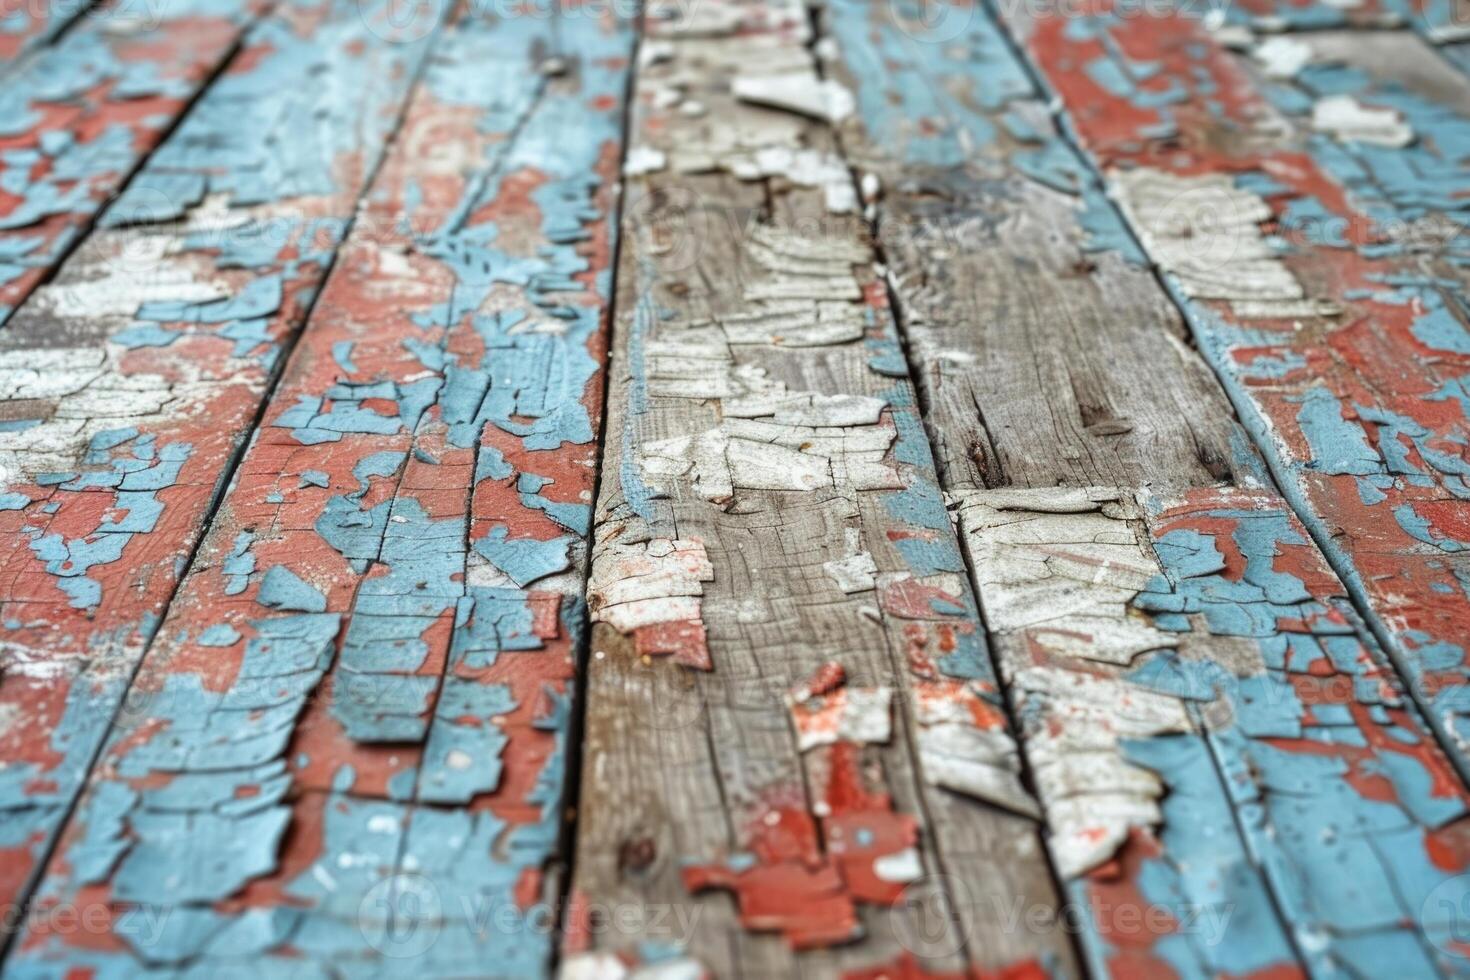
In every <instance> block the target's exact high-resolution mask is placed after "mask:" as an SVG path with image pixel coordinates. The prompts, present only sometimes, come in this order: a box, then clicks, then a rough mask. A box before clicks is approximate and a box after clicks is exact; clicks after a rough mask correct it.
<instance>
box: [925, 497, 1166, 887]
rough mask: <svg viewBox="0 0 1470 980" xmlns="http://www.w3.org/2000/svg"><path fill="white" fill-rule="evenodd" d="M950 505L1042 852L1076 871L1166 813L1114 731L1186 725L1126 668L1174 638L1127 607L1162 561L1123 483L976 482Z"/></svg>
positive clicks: (1157, 731) (1123, 734)
mask: <svg viewBox="0 0 1470 980" xmlns="http://www.w3.org/2000/svg"><path fill="white" fill-rule="evenodd" d="M959 513H960V522H961V526H962V528H963V531H964V534H965V540H966V544H967V546H968V548H969V551H970V555H971V557H972V561H973V565H974V570H975V582H976V585H977V587H978V589H979V592H980V599H981V603H982V605H983V606H984V608H985V610H986V614H987V617H988V619H989V623H990V626H991V628H992V630H993V631H994V632H995V634H996V635H997V638H998V643H997V647H998V651H999V654H1000V663H1001V669H1002V671H1003V673H1004V674H1005V675H1006V678H1007V679H1008V681H1009V682H1010V686H1011V698H1012V701H1013V707H1014V710H1015V714H1016V716H1017V717H1018V718H1020V719H1021V723H1022V726H1023V728H1024V735H1025V738H1024V740H1023V741H1024V744H1025V746H1026V753H1027V758H1028V760H1029V761H1030V764H1031V769H1032V772H1033V773H1034V775H1035V779H1036V788H1037V792H1038V793H1039V794H1040V796H1041V800H1042V803H1043V805H1044V809H1045V813H1046V822H1047V827H1048V829H1049V832H1050V833H1049V842H1050V846H1051V849H1052V853H1053V855H1054V857H1055V859H1056V862H1057V866H1058V870H1059V871H1060V872H1061V873H1062V874H1063V875H1065V876H1067V877H1075V876H1077V875H1080V874H1084V873H1086V872H1087V871H1089V870H1091V869H1093V868H1095V867H1097V866H1098V865H1100V864H1102V863H1104V862H1106V861H1107V860H1109V859H1110V858H1111V857H1112V855H1113V854H1114V853H1115V852H1116V850H1117V848H1118V847H1119V846H1120V845H1121V844H1122V843H1123V842H1124V841H1125V840H1126V839H1127V837H1128V834H1129V831H1130V830H1131V829H1132V828H1135V827H1138V828H1152V827H1154V826H1156V825H1158V824H1159V823H1160V821H1161V820H1162V815H1161V812H1160V810H1159V799H1160V798H1161V797H1162V796H1163V793H1164V787H1163V785H1162V783H1161V781H1160V780H1159V778H1158V776H1157V775H1155V774H1154V773H1152V772H1150V771H1149V770H1147V769H1145V768H1143V767H1141V766H1137V765H1134V764H1133V763H1131V762H1129V761H1128V760H1127V759H1126V758H1125V757H1124V755H1123V752H1122V750H1121V747H1120V742H1121V741H1122V740H1124V739H1137V738H1149V737H1153V736H1159V735H1167V734H1171V733H1184V732H1191V731H1193V726H1192V723H1191V720H1190V715H1189V713H1188V710H1187V708H1186V706H1185V704H1184V702H1183V701H1181V700H1180V699H1178V698H1175V697H1173V696H1170V695H1166V694H1161V693H1158V692H1157V691H1153V690H1150V689H1147V688H1144V687H1141V686H1139V685H1136V684H1133V683H1131V682H1129V681H1128V680H1126V679H1125V673H1124V672H1125V671H1126V670H1127V669H1128V667H1129V665H1130V663H1131V662H1132V661H1133V660H1134V658H1135V657H1137V656H1138V655H1139V654H1141V653H1143V652H1145V651H1148V650H1157V649H1161V648H1168V647H1173V646H1175V645H1177V643H1178V640H1177V637H1176V635H1175V634H1172V633H1168V632H1166V631H1163V630H1159V629H1156V628H1155V627H1154V626H1153V625H1152V624H1151V623H1149V622H1148V621H1147V620H1146V619H1144V618H1143V617H1142V616H1141V615H1140V614H1138V613H1137V612H1135V611H1134V610H1132V608H1131V604H1132V602H1133V600H1134V599H1135V598H1136V596H1137V594H1138V593H1139V592H1140V591H1143V590H1144V589H1146V588H1149V586H1150V583H1151V582H1153V581H1155V580H1156V579H1158V578H1159V577H1160V576H1162V574H1163V569H1162V567H1161V566H1160V565H1159V563H1158V560H1157V558H1156V557H1155V556H1154V554H1153V552H1152V550H1151V548H1150V547H1149V546H1148V544H1147V542H1146V536H1147V532H1146V530H1145V529H1144V527H1143V524H1142V510H1141V508H1140V505H1139V503H1138V501H1137V500H1136V499H1135V498H1134V497H1133V495H1132V494H1131V493H1128V492H1124V491H1118V490H1110V489H1105V488H1086V489H1065V490H1045V489H1042V490H1001V491H976V492H973V493H970V494H967V495H965V496H964V497H963V498H962V499H961V501H960V504H959ZM926 768H927V764H926Z"/></svg>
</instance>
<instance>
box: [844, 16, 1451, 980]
mask: <svg viewBox="0 0 1470 980" xmlns="http://www.w3.org/2000/svg"><path fill="white" fill-rule="evenodd" d="M947 13H948V16H950V17H954V18H956V21H955V22H954V23H952V24H951V28H952V30H951V31H949V32H948V33H946V34H945V36H944V37H943V39H942V43H940V42H939V41H937V40H935V38H934V33H935V32H936V31H939V30H941V29H943V25H944V22H945V17H944V16H936V15H935V11H933V10H932V9H926V8H923V7H921V6H920V5H918V4H910V5H907V6H906V5H904V4H891V5H888V6H887V7H886V9H884V8H867V7H865V6H864V5H862V4H858V3H855V2H848V0H839V2H837V3H835V4H833V5H832V7H831V8H830V16H831V22H832V25H833V30H834V33H835V35H836V39H837V41H838V44H837V46H836V50H835V51H834V55H833V58H834V66H835V67H836V69H837V71H838V72H839V74H840V76H841V77H843V78H844V79H845V80H847V81H849V82H850V84H852V85H853V86H854V87H855V89H856V93H857V103H858V113H857V115H856V116H855V117H854V119H853V120H851V121H850V122H849V123H848V124H847V125H846V127H845V128H844V142H845V144H846V145H847V146H848V147H849V152H850V153H851V154H852V156H853V157H854V158H855V159H856V160H858V161H859V164H860V166H861V168H862V169H863V170H864V171H865V173H866V174H871V175H872V178H869V177H866V176H865V177H864V179H865V180H868V181H869V183H870V184H872V183H873V182H874V179H876V182H877V183H879V184H881V186H882V188H883V194H882V197H881V199H880V201H879V203H878V205H877V207H876V209H875V217H876V218H877V227H878V230H879V242H880V245H881V246H882V248H883V256H884V259H885V262H886V264H887V267H888V269H889V273H890V279H891V282H892V284H893V288H894V291H895V294H896V296H897V298H898V305H899V310H900V315H901V317H902V320H903V323H904V325H905V332H906V334H907V337H908V340H909V349H910V351H911V352H912V354H913V356H914V358H915V360H916V361H917V364H916V367H917V371H918V376H919V378H920V387H921V391H922V393H923V394H924V395H925V400H926V402H927V404H928V406H929V419H928V421H929V423H930V428H931V431H933V432H934V433H935V434H936V444H937V445H939V446H940V447H941V450H940V453H939V456H940V461H941V475H942V479H943V482H944V483H945V485H946V488H947V489H953V490H954V491H957V492H958V495H959V498H960V514H961V519H962V524H963V527H964V529H965V532H966V540H967V544H968V545H969V550H970V555H971V559H972V564H973V568H974V574H975V577H976V585H977V588H978V591H979V594H980V601H981V605H982V608H983V609H984V611H985V614H986V619H987V623H988V625H989V627H990V629H991V631H992V633H993V634H994V636H995V643H996V649H997V652H998V655H999V659H1000V664H1001V668H1002V673H1003V675H1004V677H1005V678H1006V680H1007V682H1008V685H1009V691H1010V695H1011V698H1012V701H1013V706H1014V711H1015V714H1016V715H1017V717H1019V718H1020V719H1022V734H1023V735H1024V738H1023V740H1022V748H1023V751H1024V753H1025V755H1026V756H1027V758H1028V760H1029V761H1030V764H1031V771H1032V772H1033V773H1034V776H1035V779H1036V782H1037V785H1038V788H1039V795H1040V797H1041V801H1042V803H1043V806H1044V807H1045V810H1046V814H1047V823H1048V831H1049V833H1048V840H1049V844H1050V847H1051V850H1052V853H1053V855H1054V856H1055V859H1056V861H1057V863H1058V865H1059V870H1060V871H1061V872H1062V873H1063V874H1064V875H1065V876H1066V877H1067V879H1068V880H1069V882H1070V885H1069V890H1070V893H1071V897H1072V899H1073V900H1074V901H1075V902H1076V903H1077V904H1078V906H1079V907H1080V908H1081V910H1082V911H1083V912H1084V916H1083V918H1082V923H1081V924H1082V925H1083V928H1084V932H1083V945H1084V948H1085V950H1086V952H1087V954H1088V957H1089V960H1090V962H1091V965H1092V966H1093V968H1094V970H1095V971H1096V972H1098V973H1099V974H1103V975H1116V976H1138V975H1180V976H1219V975H1240V974H1251V973H1261V972H1271V971H1275V972H1277V973H1283V974H1295V973H1300V972H1301V971H1302V970H1303V969H1307V970H1309V971H1310V972H1312V973H1314V974H1317V975H1327V974H1329V973H1333V972H1336V971H1340V970H1346V971H1347V972H1349V973H1355V974H1365V973H1372V972H1378V971H1381V970H1383V969H1385V968H1386V964H1387V963H1388V962H1393V963H1395V964H1396V965H1400V966H1401V968H1402V969H1404V970H1406V971H1408V972H1412V973H1416V975H1417V974H1419V973H1431V974H1432V973H1433V972H1434V971H1435V970H1436V969H1437V968H1444V969H1449V970H1456V969H1459V968H1461V967H1462V966H1463V964H1462V963H1460V962H1458V960H1457V958H1456V956H1457V953H1456V951H1455V950H1454V949H1453V948H1452V947H1450V944H1449V943H1448V942H1447V936H1448V933H1447V932H1446V931H1445V929H1444V926H1445V923H1444V922H1443V921H1441V920H1439V919H1437V918H1432V917H1429V916H1433V915H1435V914H1437V912H1438V910H1437V909H1436V910H1430V911H1426V909H1427V905H1426V903H1429V902H1431V901H1432V897H1431V896H1432V895H1443V894H1445V893H1447V892H1448V891H1453V890H1454V889H1456V888H1457V887H1458V884H1457V880H1458V875H1459V874H1460V873H1461V872H1462V871H1463V859H1460V858H1456V859H1452V860H1448V861H1446V860H1444V857H1443V856H1444V855H1445V854H1448V853H1456V852H1457V849H1458V847H1459V846H1460V842H1461V841H1462V840H1463V839H1464V838H1465V835H1466V833H1470V820H1466V819H1463V818H1464V817H1465V814H1466V803H1467V800H1466V796H1465V791H1464V788H1463V787H1462V786H1461V784H1460V782H1459V780H1458V779H1457V778H1456V776H1455V774H1454V772H1453V769H1452V767H1451V765H1450V763H1449V761H1448V760H1447V759H1446V757H1445V756H1444V755H1443V753H1442V752H1440V751H1439V749H1438V747H1437V745H1436V743H1435V740H1434V738H1433V736H1432V735H1431V734H1430V733H1429V731H1428V729H1427V728H1426V727H1425V725H1424V724H1423V722H1422V720H1421V719H1420V718H1419V717H1418V715H1417V713H1416V711H1415V708H1414V705H1413V704H1412V702H1411V701H1409V700H1408V699H1407V698H1406V697H1405V695H1404V692H1403V690H1402V688H1401V687H1400V686H1398V685H1397V683H1396V679H1395V677H1394V674H1393V671H1392V670H1391V669H1390V667H1389V666H1388V664H1387V661H1386V660H1385V659H1384V657H1383V656H1382V654H1381V653H1380V652H1379V651H1378V650H1377V648H1376V646H1375V644H1374V642H1373V640H1372V638H1371V636H1369V635H1368V634H1367V633H1366V631H1364V630H1363V629H1362V628H1361V626H1360V625H1359V624H1357V623H1356V621H1355V620H1354V619H1353V618H1352V616H1351V614H1350V612H1349V610H1350V606H1349V604H1348V602H1347V599H1346V593H1345V591H1344V589H1343V587H1342V586H1341V585H1340V584H1339V582H1338V581H1337V580H1336V579H1335V578H1334V576H1333V574H1332V572H1331V571H1330V569H1329V567H1328V565H1327V562H1326V561H1325V559H1324V558H1323V556H1322V555H1321V553H1320V552H1319V551H1318V550H1317V549H1316V547H1315V545H1314V544H1313V543H1312V541H1311V539H1310V538H1309V537H1307V535H1306V534H1305V532H1304V530H1303V529H1302V527H1301V526H1300V525H1299V524H1298V523H1297V522H1296V521H1295V518H1294V517H1293V516H1292V514H1291V510H1290V508H1289V507H1288V506H1287V504H1286V502H1285V501H1284V500H1283V499H1282V498H1281V496H1280V495H1279V494H1277V493H1276V491H1275V490H1274V488H1273V487H1272V486H1271V481H1270V477H1269V476H1267V475H1266V474H1265V472H1264V470H1265V467H1264V466H1263V464H1262V463H1261V461H1260V459H1259V458H1258V457H1256V455H1255V453H1254V452H1253V450H1252V448H1251V446H1250V444H1249V440H1248V438H1247V437H1246V436H1245V434H1244V433H1243V432H1242V431H1241V430H1240V429H1239V427H1238V426H1237V424H1236V423H1235V421H1234V419H1233V418H1232V413H1231V410H1230V405H1229V402H1228V400H1227V398H1226V396H1225V394H1224V392H1223V391H1222V390H1221V388H1220V386H1219V385H1218V383H1217V382H1216V381H1215V379H1214V378H1213V377H1212V376H1211V374H1210V372H1209V370H1208V368H1207V367H1206V366H1205V364H1204V363H1203V362H1202V361H1201V360H1200V358H1199V357H1198V355H1197V354H1196V353H1195V352H1194V351H1192V350H1190V349H1189V348H1188V347H1187V346H1186V344H1185V343H1184V341H1183V337H1184V335H1185V327H1184V325H1183V323H1182V321H1181V318H1180V316H1179V314H1178V312H1177V310H1176V309H1175V307H1174V305H1173V303H1172V302H1171V300H1170V298H1169V296H1168V295H1167V294H1166V293H1165V291H1164V290H1163V289H1162V288H1161V287H1160V286H1159V284H1158V283H1157V282H1156V280H1155V279H1154V277H1153V275H1152V273H1151V271H1150V270H1149V269H1148V268H1147V266H1146V264H1145V262H1144V259H1143V255H1142V253H1141V252H1140V251H1139V249H1138V246H1137V245H1136V244H1135V243H1134V241H1133V240H1132V239H1131V238H1130V236H1129V234H1128V232H1127V231H1126V229H1125V227H1124V224H1123V222H1122V219H1121V216H1120V215H1119V214H1118V213H1117V212H1116V211H1115V210H1114V209H1113V207H1112V205H1111V204H1110V203H1109V202H1108V201H1107V199H1106V198H1105V196H1104V194H1103V191H1102V187H1101V185H1100V183H1099V181H1098V180H1097V178H1096V177H1095V176H1094V175H1093V174H1092V172H1091V171H1090V168H1089V167H1088V166H1087V164H1086V163H1085V162H1084V160H1083V159H1082V158H1080V157H1079V156H1078V155H1077V153H1076V152H1075V151H1074V150H1073V149H1072V148H1071V146H1070V145H1069V144H1068V143H1067V141H1066V140H1065V139H1063V138H1062V137H1060V136H1059V135H1058V134H1057V133H1056V131H1055V129H1054V128H1053V126H1052V123H1051V120H1050V119H1049V118H1048V116H1047V113H1046V112H1045V110H1044V109H1043V107H1042V95H1041V93H1039V92H1037V91H1036V90H1035V88H1034V86H1033V83H1032V82H1031V81H1030V79H1029V77H1028V75H1027V72H1026V70H1025V66H1024V65H1023V64H1021V63H1020V62H1019V61H1018V60H1017V59H1016V56H1015V55H1014V54H1013V53H1012V50H1011V49H1010V47H1009V46H1008V43H1007V41H1006V38H1005V37H1004V35H1003V33H1002V32H1001V31H1000V30H999V28H998V27H997V26H996V25H995V23H994V22H993V21H991V20H990V19H989V16H988V15H987V14H985V13H984V12H982V11H972V10H970V9H969V8H966V7H964V6H956V7H952V8H948V12H947ZM925 14H927V15H928V16H927V19H926V18H925V17H924V16H923V15H925ZM956 24H957V25H958V28H957V29H953V28H955V27H956ZM1181 70H1182V69H1181ZM1099 480H1112V481H1117V482H1115V483H1114V484H1112V486H1113V487H1118V486H1122V487H1125V488H1128V489H1122V490H1119V489H1112V488H1108V487H1099V486H1093V485H1091V484H1095V483H1097V482H1098V481H1099ZM1368 772H1373V773H1383V774H1389V775H1388V776H1387V780H1388V781H1387V782H1380V781H1377V780H1373V781H1372V785H1369V781H1367V780H1365V779H1364V778H1362V776H1361V775H1360V774H1363V773H1368ZM1393 773H1398V774H1399V775H1400V777H1401V778H1400V779H1398V780H1397V781H1395V780H1394V778H1393V776H1392V775H1391V774H1393ZM1409 773H1412V775H1409ZM1340 774H1348V778H1347V782H1346V784H1339V782H1338V780H1339V776H1340ZM1303 800H1308V801H1310V802H1305V803H1304V802H1303ZM1387 827H1398V828H1402V830H1403V835H1402V836H1397V835H1395V834H1394V833H1391V832H1387V831H1386V830H1385V828H1387ZM1338 834H1340V835H1341V836H1335V835H1338ZM1329 835H1334V836H1329ZM1380 836H1381V837H1382V839H1383V840H1384V842H1385V844H1387V845H1388V846H1387V849H1385V850H1382V851H1377V850H1374V848H1373V847H1371V846H1370V847H1367V848H1365V849H1363V850H1361V851H1356V852H1354V851H1353V848H1354V847H1356V846H1357V845H1356V844H1355V843H1353V844H1349V843H1346V842H1347V841H1354V842H1356V841H1359V840H1364V839H1368V838H1377V837H1380ZM1389 840H1392V841H1394V842H1395V843H1394V844H1388V841H1389ZM1399 842H1402V843H1403V844H1404V845H1405V848H1404V849H1403V850H1393V848H1395V847H1396V846H1397V843H1399ZM1436 864H1437V865H1438V866H1437V867H1434V868H1433V870H1430V871H1428V872H1427V873H1423V869H1425V868H1429V867H1431V866H1433V865H1436ZM1342 868H1351V869H1354V871H1353V874H1354V875H1355V877H1353V878H1352V879H1351V887H1343V882H1342V881H1341V880H1336V879H1334V877H1333V876H1334V875H1336V874H1338V873H1340V869H1342ZM1405 869H1414V870H1412V871H1406V870H1405ZM1421 873H1423V874H1424V876H1423V877H1422V878H1421V877H1420V875H1421ZM1400 877H1403V878H1406V879H1412V881H1411V882H1410V883H1408V884H1407V885H1401V884H1400V882H1399V880H1398V879H1399V878H1400ZM1435 889H1439V891H1438V892H1435ZM1441 947H1444V948H1443V949H1441ZM1436 959H1438V960H1440V961H1441V962H1438V963H1436V962H1434V961H1435V960H1436Z"/></svg>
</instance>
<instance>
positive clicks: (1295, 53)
mask: <svg viewBox="0 0 1470 980" xmlns="http://www.w3.org/2000/svg"><path fill="white" fill-rule="evenodd" d="M1251 57H1252V58H1254V59H1255V60H1256V61H1257V62H1258V63H1259V64H1260V66H1261V70H1262V71H1263V72H1265V74H1266V77H1267V78H1280V79H1287V78H1295V77H1296V73H1297V72H1299V71H1301V70H1302V69H1303V68H1305V67H1306V66H1307V63H1308V62H1310V61H1311V60H1312V46H1311V45H1310V44H1308V43H1306V42H1305V41H1302V40H1299V39H1297V38H1294V37H1291V36H1289V35H1285V34H1278V35H1275V36H1273V37H1269V38H1267V39H1266V40H1264V41H1262V42H1261V43H1259V44H1257V45H1256V46H1255V47H1254V48H1252V49H1251Z"/></svg>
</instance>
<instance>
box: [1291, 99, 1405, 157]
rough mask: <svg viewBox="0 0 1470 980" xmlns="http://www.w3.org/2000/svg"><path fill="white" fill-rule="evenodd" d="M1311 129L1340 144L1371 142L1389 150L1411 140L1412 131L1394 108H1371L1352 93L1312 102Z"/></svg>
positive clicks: (1402, 145)
mask: <svg viewBox="0 0 1470 980" xmlns="http://www.w3.org/2000/svg"><path fill="white" fill-rule="evenodd" d="M1312 128H1313V129H1315V130H1317V131H1318V132H1319V133H1330V134H1331V135H1332V136H1333V137H1334V138H1335V139H1337V140H1338V141H1339V142H1342V143H1349V142H1353V143H1371V144H1373V145H1374V146H1386V147H1389V148H1391V149H1397V148H1399V147H1404V146H1408V145H1409V144H1410V143H1412V142H1414V130H1413V129H1412V128H1411V127H1410V126H1409V124H1408V122H1406V121H1405V120H1404V117H1403V116H1401V115H1400V114H1399V113H1398V112H1397V110H1394V109H1374V108H1371V107H1369V106H1365V105H1363V104H1362V103H1361V102H1359V101H1358V100H1357V99H1355V98H1353V97H1352V96H1351V95H1329V96H1326V97H1325V98H1321V99H1318V100H1317V101H1316V103H1314V104H1313V105H1312Z"/></svg>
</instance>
